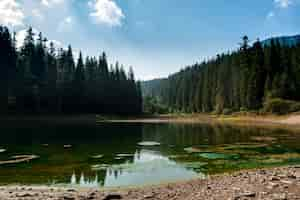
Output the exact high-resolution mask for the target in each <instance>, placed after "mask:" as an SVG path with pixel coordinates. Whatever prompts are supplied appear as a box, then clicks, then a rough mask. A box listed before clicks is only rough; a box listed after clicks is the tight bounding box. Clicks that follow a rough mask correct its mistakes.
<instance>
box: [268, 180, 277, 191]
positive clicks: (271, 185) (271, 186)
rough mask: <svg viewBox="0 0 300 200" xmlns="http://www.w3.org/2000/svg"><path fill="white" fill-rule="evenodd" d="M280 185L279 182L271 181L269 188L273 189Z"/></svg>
mask: <svg viewBox="0 0 300 200" xmlns="http://www.w3.org/2000/svg"><path fill="white" fill-rule="evenodd" d="M278 186H279V184H278V183H273V182H269V183H268V186H267V188H268V189H270V190H271V189H273V188H275V187H278Z"/></svg>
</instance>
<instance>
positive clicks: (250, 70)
mask: <svg viewBox="0 0 300 200" xmlns="http://www.w3.org/2000/svg"><path fill="white" fill-rule="evenodd" d="M299 41H300V40H299V36H293V37H279V38H275V39H274V38H271V39H267V40H264V41H262V42H259V41H257V42H255V43H254V44H253V45H250V43H249V40H248V37H246V36H245V37H244V38H243V41H242V45H241V47H240V48H239V49H238V50H237V51H234V52H231V53H226V54H221V55H217V56H216V58H215V59H211V60H209V61H207V62H202V63H201V64H194V65H192V66H187V67H186V68H185V69H184V70H182V71H180V72H178V73H175V74H173V75H171V76H169V77H168V78H167V79H166V80H164V81H157V80H155V81H153V82H152V81H148V82H147V83H146V85H148V86H149V85H150V86H151V90H149V87H144V88H143V89H144V93H145V94H146V95H147V94H149V91H151V95H152V96H157V97H159V99H160V100H161V103H163V104H164V105H167V106H168V107H169V108H170V109H171V110H173V111H176V112H178V111H179V112H212V111H215V112H216V113H228V112H232V111H247V110H261V109H264V111H266V112H269V111H270V112H278V113H281V114H282V113H284V112H293V111H297V110H299V104H298V103H297V101H299V100H300V95H299V94H300V42H299ZM294 44H295V45H294ZM144 84H145V83H144ZM283 99H285V100H283ZM274 106H275V107H274Z"/></svg>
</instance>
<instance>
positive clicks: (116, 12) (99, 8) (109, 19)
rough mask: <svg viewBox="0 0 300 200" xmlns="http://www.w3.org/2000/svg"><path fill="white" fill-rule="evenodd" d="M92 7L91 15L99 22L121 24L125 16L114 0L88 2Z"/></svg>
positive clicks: (110, 24) (112, 24)
mask: <svg viewBox="0 0 300 200" xmlns="http://www.w3.org/2000/svg"><path fill="white" fill-rule="evenodd" d="M88 5H89V6H90V7H91V8H92V12H91V13H90V17H92V18H93V19H94V22H95V23H97V24H104V25H108V26H121V25H122V19H124V18H125V15H124V14H123V11H122V9H121V8H120V7H119V6H118V5H117V4H116V2H114V1H113V0H92V1H90V2H89V3H88Z"/></svg>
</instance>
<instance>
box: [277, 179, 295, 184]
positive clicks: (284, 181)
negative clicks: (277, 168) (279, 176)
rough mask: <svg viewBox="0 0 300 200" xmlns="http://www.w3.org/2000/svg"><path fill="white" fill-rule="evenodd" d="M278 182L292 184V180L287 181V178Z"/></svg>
mask: <svg viewBox="0 0 300 200" xmlns="http://www.w3.org/2000/svg"><path fill="white" fill-rule="evenodd" d="M280 182H281V183H284V184H288V185H291V184H293V181H289V180H281V181H280Z"/></svg>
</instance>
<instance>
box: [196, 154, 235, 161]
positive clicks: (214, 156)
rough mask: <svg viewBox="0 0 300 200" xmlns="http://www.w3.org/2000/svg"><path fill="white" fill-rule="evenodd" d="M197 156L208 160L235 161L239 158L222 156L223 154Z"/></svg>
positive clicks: (230, 155) (227, 155) (232, 155)
mask: <svg viewBox="0 0 300 200" xmlns="http://www.w3.org/2000/svg"><path fill="white" fill-rule="evenodd" d="M198 156H200V157H202V158H205V159H209V160H216V159H222V160H236V159H239V158H240V155H239V154H223V153H200V154H198Z"/></svg>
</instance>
